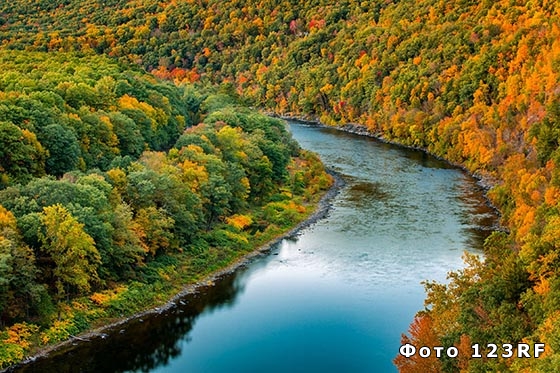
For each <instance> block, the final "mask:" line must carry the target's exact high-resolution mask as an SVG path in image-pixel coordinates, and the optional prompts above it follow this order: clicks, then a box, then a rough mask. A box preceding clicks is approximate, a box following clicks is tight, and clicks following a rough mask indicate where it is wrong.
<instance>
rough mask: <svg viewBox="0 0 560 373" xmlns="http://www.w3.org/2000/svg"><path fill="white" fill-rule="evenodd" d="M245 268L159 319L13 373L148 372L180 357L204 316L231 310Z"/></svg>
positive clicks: (140, 322)
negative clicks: (195, 326)
mask: <svg viewBox="0 0 560 373" xmlns="http://www.w3.org/2000/svg"><path fill="white" fill-rule="evenodd" d="M245 271H246V268H243V269H240V270H238V271H237V272H236V273H233V274H228V275H225V276H223V277H221V278H220V279H218V280H216V281H215V283H214V285H213V286H205V287H202V288H200V289H199V291H198V292H197V293H195V294H191V295H189V296H186V297H185V298H183V299H181V300H180V301H178V302H176V306H175V307H172V308H171V309H168V310H166V311H164V312H162V313H160V314H152V315H146V316H145V317H142V318H138V319H134V320H132V321H130V322H127V323H126V324H125V325H123V326H120V327H116V328H114V329H112V330H108V331H105V334H104V337H98V338H95V339H92V340H91V341H89V342H79V343H77V345H75V346H70V347H69V348H67V349H65V350H63V351H57V352H55V353H52V354H50V355H49V356H48V357H46V358H41V359H38V360H37V361H35V362H34V363H32V364H28V365H25V366H22V367H19V368H15V369H13V370H11V371H10V372H12V371H13V372H41V373H49V372H53V373H55V372H56V373H63V372H129V371H137V372H149V371H152V370H154V369H156V368H158V367H161V366H165V365H167V364H168V363H169V362H170V361H171V360H172V359H174V358H176V357H177V356H179V355H181V353H182V346H181V344H182V343H181V342H183V341H185V342H188V341H189V340H190V331H191V330H192V329H193V327H194V325H195V323H196V321H197V319H198V318H199V317H200V316H201V315H202V314H207V313H212V312H214V311H216V310H218V309H222V308H231V307H233V306H234V305H235V303H236V300H237V298H238V297H239V295H241V294H242V293H243V291H244V286H245V282H244V281H243V277H244V276H243V274H244V272H245Z"/></svg>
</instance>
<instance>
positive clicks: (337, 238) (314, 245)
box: [26, 123, 495, 372]
mask: <svg viewBox="0 0 560 373" xmlns="http://www.w3.org/2000/svg"><path fill="white" fill-rule="evenodd" d="M291 129H292V132H293V134H294V136H295V138H296V139H297V140H298V141H299V142H300V144H301V145H302V146H303V147H304V148H306V149H310V150H313V151H315V152H317V153H319V154H320V156H321V158H322V159H323V161H324V162H325V163H326V164H327V165H329V166H330V167H332V168H334V169H335V170H337V171H338V172H340V173H341V174H342V175H343V177H344V178H345V180H346V182H347V186H346V187H345V188H344V189H343V190H342V191H341V193H340V194H339V195H338V197H337V198H336V199H335V200H334V201H333V208H332V210H331V212H330V213H329V216H328V217H327V218H325V219H323V220H321V221H319V222H318V223H316V224H314V225H313V226H311V227H310V228H308V229H305V230H304V231H302V232H301V234H300V235H299V236H298V237H297V239H291V240H284V241H283V242H281V243H280V244H279V245H278V246H277V247H276V248H275V249H274V250H273V253H272V255H269V256H266V257H261V258H259V259H257V260H255V261H254V262H253V263H251V264H250V265H248V266H246V267H244V268H242V269H240V270H239V271H238V272H237V273H235V274H233V275H230V276H228V277H226V278H224V279H223V280H221V281H219V282H218V283H217V284H216V286H214V287H209V288H207V289H205V290H204V291H203V292H201V293H199V294H197V295H195V296H192V297H190V298H187V299H185V300H184V301H183V303H185V305H181V304H178V306H177V307H176V308H174V309H172V310H169V311H167V312H166V313H165V314H162V315H155V316H152V317H147V318H145V319H142V320H134V321H132V322H131V323H130V324H128V325H126V326H123V327H122V328H119V329H117V330H115V331H112V332H110V333H108V334H109V335H108V337H107V338H105V339H100V338H99V339H96V340H93V341H91V342H89V343H82V344H80V345H79V346H76V348H74V349H72V350H70V351H66V352H64V353H60V354H57V355H53V356H52V357H51V358H50V359H47V360H42V361H39V362H38V363H37V364H35V365H31V366H28V367H27V370H26V371H37V372H65V371H68V372H79V371H84V372H86V371H87V372H89V371H92V372H124V371H154V372H395V371H396V369H395V367H394V366H393V364H392V359H393V358H394V357H395V356H396V354H397V352H398V347H399V345H400V343H399V342H400V335H401V333H403V332H405V331H406V330H407V328H408V325H409V323H410V322H411V321H412V318H413V316H414V314H415V313H416V312H417V311H418V310H420V309H421V308H422V307H423V300H424V297H425V293H424V290H423V287H422V285H421V284H420V282H421V281H423V280H426V279H434V280H440V281H444V280H445V278H446V273H447V272H448V271H449V270H452V269H457V268H460V267H461V266H462V260H461V255H462V253H463V251H464V250H470V251H476V250H477V249H479V248H480V247H481V243H482V240H483V239H484V237H485V235H486V233H485V228H488V227H490V226H491V225H492V224H493V223H494V222H495V216H494V215H493V213H492V211H491V210H490V209H489V208H488V207H486V205H485V203H484V199H483V197H482V195H481V192H480V191H479V189H478V188H477V186H476V184H475V183H474V181H473V180H472V179H471V178H470V177H468V176H466V175H464V174H463V173H462V172H460V171H458V170H456V169H453V168H450V167H449V166H447V165H446V164H445V163H442V162H440V161H438V160H436V159H434V158H432V157H429V156H427V155H425V154H423V153H420V152H416V151H410V150H405V149H400V148H397V147H394V146H391V145H387V144H382V143H379V142H376V141H374V140H371V139H368V138H363V137H358V136H354V135H350V134H346V133H342V132H338V131H335V130H328V129H318V128H314V127H309V126H305V125H302V124H295V123H293V124H292V125H291ZM481 228H483V229H482V230H481ZM486 231H487V230H486ZM121 329H122V330H121Z"/></svg>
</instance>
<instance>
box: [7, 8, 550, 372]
mask: <svg viewBox="0 0 560 373" xmlns="http://www.w3.org/2000/svg"><path fill="white" fill-rule="evenodd" d="M559 12H560V7H558V4H557V2H556V1H552V0H550V1H547V0H537V1H530V2H527V1H520V0H519V1H517V0H497V1H469V0H451V1H443V0H420V1H381V0H373V1H362V2H357V1H349V0H348V1H340V2H336V4H333V3H330V2H327V1H318V0H316V1H313V0H311V1H305V2H298V1H253V0H250V1H245V2H238V1H231V2H221V1H215V0H198V1H194V0H193V1H164V2H156V1H151V0H143V1H129V2H123V1H104V2H89V1H52V2H48V4H47V3H46V2H35V1H30V0H28V1H26V0H15V1H10V2H6V3H3V4H2V5H0V24H1V26H0V40H1V41H2V44H3V48H5V49H27V50H38V51H51V52H57V51H61V50H62V51H68V50H73V51H81V52H83V53H88V54H96V53H97V54H107V55H109V56H111V57H113V58H115V59H118V60H122V61H127V62H131V63H135V64H138V65H140V66H142V67H144V68H146V69H147V70H149V71H151V72H152V73H153V74H154V75H156V76H158V77H163V78H169V79H171V80H173V81H175V82H194V81H203V82H213V83H220V84H223V85H224V84H225V86H226V88H227V89H228V90H229V91H230V92H237V93H238V94H240V95H241V96H242V97H243V99H244V100H245V101H246V102H247V103H250V104H252V105H257V106H260V107H266V108H268V109H271V110H274V111H276V112H278V113H282V114H294V115H309V116H311V117H317V118H320V119H321V120H322V121H324V122H326V123H330V124H337V123H340V124H343V123H347V122H354V123H359V124H363V125H365V126H367V127H368V128H369V129H370V130H371V131H372V132H374V133H377V134H379V135H381V136H383V137H385V138H387V139H390V140H394V141H398V142H400V143H403V144H406V145H411V146H417V147H421V148H424V149H427V150H429V151H430V152H433V153H435V154H437V155H439V156H442V157H445V158H447V159H448V160H450V161H452V162H456V163H460V164H462V165H464V166H465V167H467V168H468V169H469V170H470V171H473V172H475V173H478V174H480V175H483V176H485V177H487V178H488V179H489V180H493V181H494V183H495V186H494V187H493V188H492V190H490V192H489V196H490V198H491V199H492V201H493V202H494V203H495V204H496V205H497V206H498V207H499V208H500V210H501V212H502V214H503V217H502V223H503V225H504V226H505V227H507V228H508V230H509V233H508V234H505V233H497V234H494V235H493V236H492V237H491V238H490V239H489V240H488V243H487V247H486V261H485V263H484V264H481V263H478V262H476V261H475V260H474V259H472V258H471V259H469V261H470V262H471V263H472V265H471V267H470V268H469V269H467V270H465V271H464V272H461V273H458V274H455V275H453V279H452V282H451V284H450V285H449V286H443V285H437V284H431V285H429V286H428V290H429V292H428V299H427V309H428V311H426V312H425V313H423V315H422V317H421V318H419V319H418V320H417V321H416V323H415V324H414V327H415V328H414V330H415V332H414V333H413V334H414V335H413V336H412V337H413V340H414V339H415V342H416V343H417V344H430V345H438V344H443V345H445V346H451V345H458V346H459V345H460V346H463V347H462V348H464V349H465V348H468V346H469V345H470V344H471V343H475V342H477V343H480V344H482V345H485V344H486V343H489V342H494V343H498V344H501V343H517V342H520V341H542V342H544V343H546V346H547V351H546V354H545V356H544V357H541V358H540V359H538V360H535V359H516V360H514V359H501V358H500V359H490V360H488V361H486V360H485V359H482V360H480V359H479V360H476V359H473V360H461V359H455V360H453V359H448V360H445V359H444V360H437V361H433V362H432V363H433V366H435V368H434V369H437V370H441V371H458V370H459V369H464V370H467V371H480V370H484V369H493V370H494V371H507V370H508V369H509V370H512V371H554V367H557V366H560V357H559V355H558V352H559V351H560V341H559V340H558V335H560V301H559V299H560V278H559V276H558V274H559V266H560V259H559V251H558V250H559V249H560V213H559V210H558V203H559V197H560V177H559V176H560V175H559V169H558V166H559V162H560V151H559V150H558V145H559V141H560V140H559V137H560V132H559V128H560V123H559V121H560V79H559V77H560V76H559V74H560V44H559V43H560V18H559V17H560V14H559ZM27 141H28V144H29V146H30V148H33V146H34V145H32V144H34V140H33V139H32V138H29V139H28V140H27ZM34 154H35V153H34ZM36 154H37V155H36V156H40V151H38V150H36ZM84 161H85V162H87V159H85V158H84ZM45 162H47V161H45ZM45 167H47V163H45ZM29 172H35V173H37V172H41V170H31V171H29ZM24 176H25V175H24ZM427 330H433V331H434V333H427V332H426V331H427ZM422 338H423V339H422ZM465 346H466V347H465ZM464 354H466V352H464V353H463V355H464ZM398 364H399V366H400V367H401V369H402V370H403V371H408V372H413V371H423V369H424V368H423V366H422V365H421V364H420V363H419V362H415V361H412V362H411V361H410V360H409V361H408V364H404V363H403V362H402V361H400V360H399V361H398ZM482 365H483V366H484V368H482V367H481V366H482ZM523 369H527V370H523Z"/></svg>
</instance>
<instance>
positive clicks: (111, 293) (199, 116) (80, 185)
mask: <svg viewBox="0 0 560 373" xmlns="http://www.w3.org/2000/svg"><path fill="white" fill-rule="evenodd" d="M0 66H1V69H0V70H1V71H2V72H1V73H0V81H1V83H0V84H1V86H2V88H1V96H0V111H1V114H0V116H1V119H0V127H1V130H0V144H1V146H0V153H1V157H0V171H1V176H2V178H1V184H0V185H1V189H0V280H1V281H0V318H1V324H2V327H3V328H4V330H3V331H2V332H1V333H0V340H1V341H2V343H1V344H0V364H1V366H4V367H5V366H7V365H10V364H13V363H16V362H18V361H20V360H22V359H23V358H24V356H26V355H27V354H28V353H29V352H30V351H33V350H34V348H38V347H40V346H44V345H48V344H52V343H56V342H58V341H63V340H66V339H68V338H69V336H72V335H76V334H78V333H80V332H81V331H84V330H87V329H88V328H90V327H92V326H94V325H98V324H99V323H100V322H102V321H100V320H104V321H107V320H111V319H114V318H116V317H122V315H127V314H130V313H131V312H135V311H136V312H138V311H141V310H143V309H144V308H145V307H146V306H147V305H157V304H158V302H159V303H161V302H164V301H165V300H166V296H167V297H171V296H172V295H173V294H174V293H176V292H178V291H179V290H180V289H181V286H182V285H183V286H184V284H186V283H190V282H193V281H195V280H196V279H198V278H201V277H202V276H203V275H204V274H208V273H210V272H211V271H212V270H216V269H217V268H220V267H222V266H224V265H225V264H227V263H229V262H231V261H232V260H234V259H235V258H238V257H239V256H240V255H242V254H243V253H247V252H249V251H251V250H253V249H254V248H255V244H256V245H258V244H263V243H265V242H267V241H268V240H270V239H271V238H274V237H275V236H276V235H278V234H280V233H281V232H282V231H284V230H285V229H286V228H289V227H291V226H293V225H294V224H295V223H296V222H298V221H300V220H302V219H303V218H304V217H305V216H306V215H307V214H308V213H309V212H310V209H311V208H312V206H313V204H312V203H311V201H312V200H313V199H314V198H316V196H318V195H319V192H320V191H321V190H326V189H327V188H328V187H329V185H330V183H331V178H330V176H329V175H327V174H326V173H325V171H324V169H323V167H322V165H321V163H320V162H319V160H318V159H317V158H316V156H314V155H313V154H309V153H306V152H305V151H303V150H301V149H300V148H299V146H298V145H297V144H296V143H295V142H294V141H293V140H292V139H291V137H290V135H289V133H288V132H287V130H286V128H285V127H284V123H283V122H282V121H280V120H278V119H272V118H269V117H267V116H264V115H262V114H258V113H256V112H254V111H251V110H249V109H245V108H243V107H238V106H237V104H236V100H237V99H236V98H235V97H232V96H229V95H227V94H225V93H220V92H219V91H218V90H213V91H214V92H211V91H209V92H206V93H204V92H203V91H202V90H199V89H195V88H194V87H192V86H181V87H179V86H175V85H173V84H170V83H165V82H162V81H160V80H158V79H157V78H155V77H153V76H152V75H149V74H147V73H145V72H142V71H141V70H139V69H137V68H136V69H135V68H133V67H130V66H124V65H122V64H120V63H118V62H115V61H113V60H111V59H109V58H107V57H103V56H87V57H83V56H79V55H77V54H75V53H56V54H52V53H45V52H23V51H1V52H0Z"/></svg>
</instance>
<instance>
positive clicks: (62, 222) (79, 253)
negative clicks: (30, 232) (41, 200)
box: [39, 204, 101, 300]
mask: <svg viewBox="0 0 560 373" xmlns="http://www.w3.org/2000/svg"><path fill="white" fill-rule="evenodd" d="M41 223H42V225H43V228H44V231H43V232H41V233H40V234H39V239H40V241H41V244H42V247H41V248H42V250H43V251H44V252H45V253H47V254H48V255H49V256H50V258H51V259H52V261H53V262H54V269H53V277H54V281H55V286H56V290H57V295H58V299H59V300H60V299H62V297H63V296H64V295H65V294H66V295H68V290H71V289H72V290H75V291H76V292H78V293H83V292H88V291H89V290H90V289H91V285H92V284H93V283H94V282H95V281H97V280H98V276H97V268H98V266H99V265H100V263H101V256H100V255H99V252H98V251H97V248H96V247H95V242H94V240H93V238H91V236H90V235H88V234H87V233H86V232H85V231H84V225H83V224H82V223H80V222H78V221H77V220H76V219H75V218H74V217H73V216H72V215H71V214H70V213H69V212H68V211H67V210H66V208H64V206H62V205H60V204H56V205H52V206H48V207H45V208H43V212H42V214H41Z"/></svg>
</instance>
